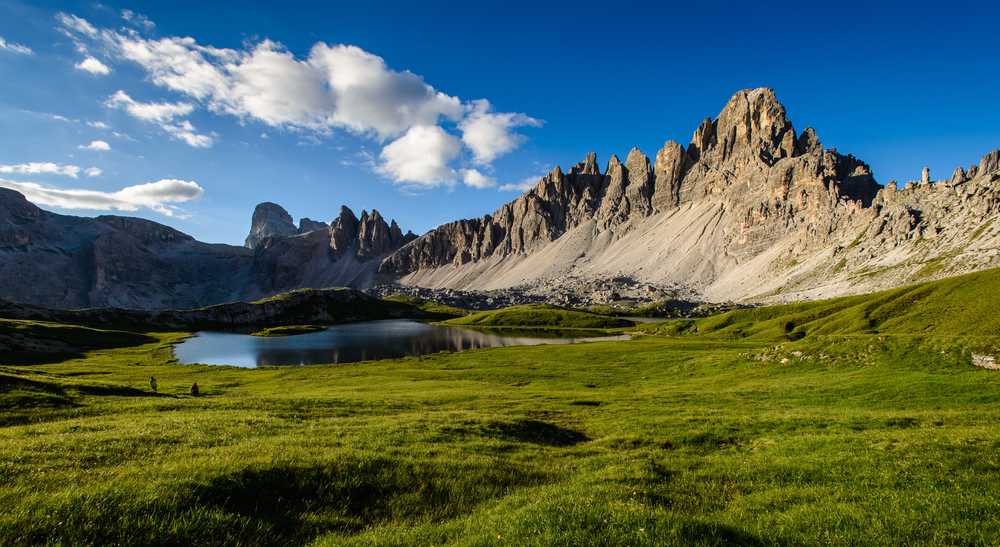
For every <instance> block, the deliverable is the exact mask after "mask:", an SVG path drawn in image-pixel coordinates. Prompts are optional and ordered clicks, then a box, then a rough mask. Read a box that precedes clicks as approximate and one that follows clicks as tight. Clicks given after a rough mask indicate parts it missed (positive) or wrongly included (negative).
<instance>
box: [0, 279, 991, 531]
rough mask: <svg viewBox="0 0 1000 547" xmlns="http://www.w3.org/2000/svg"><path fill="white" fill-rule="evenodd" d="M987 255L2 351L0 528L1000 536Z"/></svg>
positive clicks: (0, 379) (46, 529) (41, 529)
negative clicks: (848, 292)
mask: <svg viewBox="0 0 1000 547" xmlns="http://www.w3.org/2000/svg"><path fill="white" fill-rule="evenodd" d="M981 275H982V277H966V278H965V279H961V278H960V279H958V280H946V281H944V282H939V284H928V285H925V286H923V288H919V287H918V288H911V289H900V290H899V291H890V292H889V293H885V294H883V295H876V296H872V297H867V298H864V297H858V300H856V301H854V300H851V299H841V300H839V301H835V302H828V303H817V304H809V305H802V306H791V307H786V308H785V309H784V310H770V311H767V310H747V311H741V312H736V313H735V315H734V316H731V317H729V318H728V319H726V318H725V316H721V317H713V318H707V319H703V320H700V321H698V322H675V323H669V324H659V325H658V326H657V325H654V326H653V327H652V328H660V329H665V328H671V329H676V330H675V331H672V332H673V335H672V336H671V337H670V338H666V337H642V338H640V339H637V340H633V341H631V342H611V343H588V344H578V345H572V346H535V347H513V348H501V349H491V350H476V351H469V352H464V353H460V354H454V355H447V354H438V355H433V356H429V357H425V358H423V359H402V360H393V361H381V362H370V363H362V364H352V365H342V366H333V365H324V366H313V367H293V368H280V369H278V368H263V369H237V368H232V367H207V366H198V365H177V364H172V363H171V362H170V354H169V345H168V343H169V342H170V341H171V340H173V339H176V338H177V337H179V336H182V334H180V333H178V334H170V333H163V334H157V335H156V336H157V337H158V338H159V339H160V341H158V342H156V343H151V344H146V345H140V346H133V347H127V348H119V349H102V350H92V351H90V352H88V353H87V354H86V355H85V356H84V357H82V358H77V359H69V360H65V361H62V362H59V363H52V364H45V365H34V366H22V365H19V364H18V363H16V362H10V361H5V362H4V365H5V366H0V409H2V416H3V422H2V423H3V427H2V428H0V504H2V506H3V507H4V508H5V511H4V512H2V513H0V543H2V544H4V545H28V544H45V543H46V542H48V543H49V544H52V545H56V544H63V545H70V544H72V545H106V544H119V545H174V544H198V545H235V544H244V545H265V546H267V545H305V544H310V545H317V546H322V545H456V546H472V545H477V546H478V545H511V544H513V545H829V544H835V545H916V544H924V545H955V544H962V545H992V544H996V543H997V541H998V540H1000V513H998V512H997V511H996V507H997V505H996V501H995V500H996V499H997V496H998V494H1000V455H998V454H1000V452H998V451H997V450H996V449H997V448H998V447H1000V431H998V430H997V428H996V427H995V426H994V424H995V423H997V421H998V420H1000V407H998V405H997V403H1000V389H998V388H1000V375H997V374H996V373H990V372H987V371H984V370H982V369H978V368H976V367H973V366H971V365H970V363H969V356H968V354H967V353H966V352H963V349H965V348H966V347H967V345H968V344H969V343H970V340H979V341H990V340H995V338H996V336H995V335H994V334H992V333H993V332H994V331H993V330H992V329H993V328H995V327H996V326H997V323H998V322H997V321H996V320H995V319H992V318H991V317H990V316H989V315H988V313H987V314H986V315H983V316H978V317H981V319H982V321H981V324H976V325H972V324H970V323H972V322H973V321H971V320H968V321H967V320H964V319H963V316H962V315H961V314H960V313H959V312H960V311H961V310H965V309H968V313H969V315H968V317H970V318H975V317H977V315H976V314H977V313H979V311H977V310H981V311H982V312H983V313H986V312H988V310H989V309H990V308H991V307H992V308H993V309H997V307H996V304H1000V302H996V300H997V299H1000V297H998V296H993V295H994V294H996V295H1000V291H998V290H995V289H996V288H1000V283H997V281H998V279H997V273H996V272H986V273H984V274H981ZM921 291H923V292H921ZM928 291H929V292H928ZM921 295H923V296H922V297H921ZM932 296H933V298H931V297H932ZM984 299H985V300H987V301H986V302H983V301H982V300H984ZM991 300H992V306H991ZM852 302H853V303H852ZM966 306H967V308H966ZM928 308H931V309H938V310H950V311H951V312H952V315H951V316H950V317H948V316H945V317H937V318H933V317H927V316H926V314H924V313H921V312H923V311H924V310H927V309H928ZM863 310H868V311H867V312H864V311H863ZM880 310H881V311H880ZM888 310H894V313H895V315H893V316H889V315H888V314H887V311H888ZM747 313H756V314H759V315H757V316H747V315H745V314H747ZM838 314H839V315H838ZM753 317H756V318H757V319H758V320H759V323H757V324H756V325H753V324H751V322H750V318H753ZM810 317H812V318H813V319H811V320H808V318H810ZM872 318H874V322H872ZM789 322H791V323H792V326H791V327H790V328H789V327H788V326H787V324H788V323H789ZM772 323H773V324H772ZM684 325H686V326H684ZM694 325H697V328H698V329H699V333H698V334H694V332H693V331H692V330H691V327H692V326H694ZM929 325H932V326H933V328H934V329H935V330H934V331H933V332H931V331H927V330H925V329H926V327H927V326H929ZM800 327H801V328H802V329H805V332H806V335H805V336H803V337H801V338H799V339H798V340H796V341H794V342H792V341H787V340H788V333H789V332H796V329H799V328H800ZM823 329H826V330H823ZM888 329H891V330H892V333H893V334H886V332H887V330H888ZM873 330H878V331H879V332H878V333H871V334H869V333H866V331H867V332H870V331H873ZM796 336H797V335H796ZM710 337H711V338H715V339H707V338H710ZM738 337H742V339H740V340H737V341H730V342H727V341H724V339H725V338H738ZM794 337H795V336H793V338H794ZM782 340H785V341H784V342H782ZM776 341H777V344H776ZM793 351H795V352H799V353H792V352H793ZM782 361H784V362H782ZM149 376H156V377H157V378H158V380H159V383H160V391H161V393H160V394H159V395H156V396H154V395H152V394H151V393H149V392H148V388H146V387H145V386H146V381H147V380H148V378H149ZM192 382H197V383H198V384H199V386H201V387H202V393H203V394H204V395H203V396H202V397H199V398H191V397H189V396H187V388H188V387H189V386H190V384H191V383H192ZM581 440H583V441H584V442H579V443H576V441H581ZM574 443H576V444H574Z"/></svg>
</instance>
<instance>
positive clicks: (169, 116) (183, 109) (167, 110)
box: [104, 89, 194, 123]
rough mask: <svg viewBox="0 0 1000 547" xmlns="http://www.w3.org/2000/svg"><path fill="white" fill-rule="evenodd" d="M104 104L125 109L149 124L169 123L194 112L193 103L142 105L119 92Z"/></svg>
mask: <svg viewBox="0 0 1000 547" xmlns="http://www.w3.org/2000/svg"><path fill="white" fill-rule="evenodd" d="M104 104H106V105H107V106H110V107H112V108H124V109H125V110H126V111H127V112H128V113H129V114H131V115H132V116H135V117H136V118H139V119H140V120H143V121H147V122H160V123H163V122H169V121H171V120H173V119H174V118H175V117H177V116H186V115H188V114H190V113H191V111H192V110H194V105H193V104H191V103H140V102H137V101H135V100H134V99H132V97H129V96H128V95H127V94H126V93H125V92H124V91H122V90H120V89H119V90H118V92H117V93H115V94H114V95H112V96H111V98H109V99H108V100H107V101H106V102H105V103H104Z"/></svg>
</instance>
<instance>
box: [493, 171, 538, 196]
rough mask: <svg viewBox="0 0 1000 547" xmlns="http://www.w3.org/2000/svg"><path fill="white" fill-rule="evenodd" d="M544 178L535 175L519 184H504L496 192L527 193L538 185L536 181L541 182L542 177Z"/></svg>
mask: <svg viewBox="0 0 1000 547" xmlns="http://www.w3.org/2000/svg"><path fill="white" fill-rule="evenodd" d="M544 176H545V175H541V176H538V175H536V176H532V177H528V178H526V179H524V180H522V181H521V182H518V183H516V184H504V185H503V186H501V187H499V188H497V191H498V192H514V191H517V192H527V191H528V190H531V189H532V188H534V187H535V186H536V185H538V181H539V180H541V179H542V177H544Z"/></svg>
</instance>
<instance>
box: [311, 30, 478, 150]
mask: <svg viewBox="0 0 1000 547" xmlns="http://www.w3.org/2000/svg"><path fill="white" fill-rule="evenodd" d="M309 62H310V64H311V65H313V66H314V67H316V68H317V69H318V70H319V72H320V74H322V76H323V78H324V80H325V81H326V82H327V83H328V85H329V87H330V90H331V91H332V93H333V96H334V98H335V101H336V110H335V111H334V112H333V114H332V116H331V119H332V120H333V121H334V122H335V123H336V124H338V125H340V126H343V127H347V128H349V129H352V130H354V131H356V132H359V133H365V132H369V131H371V132H374V133H375V134H377V135H378V136H379V138H382V139H384V138H387V137H391V136H393V135H398V134H400V133H403V132H404V131H406V130H408V129H409V128H411V127H414V126H429V125H434V124H436V123H437V122H438V120H439V118H441V117H444V118H446V119H450V120H452V121H457V120H458V119H459V118H461V117H462V114H463V108H462V104H461V101H459V99H458V98H457V97H450V96H448V95H445V94H444V93H441V92H439V91H436V90H435V89H434V88H432V87H431V86H429V85H427V84H426V83H424V79H423V78H422V77H420V76H417V75H416V74H413V73H412V72H410V71H403V72H396V71H394V70H391V69H389V67H388V66H387V65H386V64H385V61H384V60H383V59H382V58H381V57H379V56H377V55H373V54H371V53H368V52H367V51H364V50H362V49H361V48H358V47H355V46H346V45H337V46H333V47H330V46H327V45H326V44H324V43H322V42H321V43H318V44H316V45H315V46H313V48H312V51H311V52H310V54H309Z"/></svg>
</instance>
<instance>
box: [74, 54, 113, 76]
mask: <svg viewBox="0 0 1000 547" xmlns="http://www.w3.org/2000/svg"><path fill="white" fill-rule="evenodd" d="M76 68H79V69H80V70H86V71H87V72H89V73H91V74H107V73H109V72H111V69H110V68H108V65H106V64H104V63H102V62H100V61H98V60H97V59H95V58H93V57H89V56H88V57H87V58H86V59H84V60H83V61H80V63H79V64H77V65H76Z"/></svg>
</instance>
